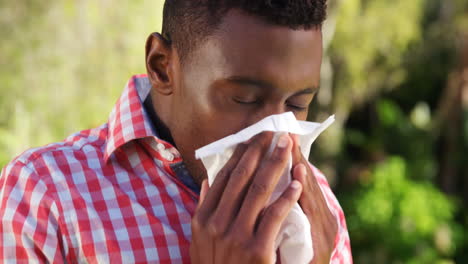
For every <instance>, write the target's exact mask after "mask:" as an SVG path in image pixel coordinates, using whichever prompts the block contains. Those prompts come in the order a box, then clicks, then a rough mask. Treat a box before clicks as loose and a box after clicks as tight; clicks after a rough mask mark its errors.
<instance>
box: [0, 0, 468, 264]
mask: <svg viewBox="0 0 468 264" xmlns="http://www.w3.org/2000/svg"><path fill="white" fill-rule="evenodd" d="M162 4H163V0H158V1H156V0H137V1H126V2H119V3H118V5H117V4H116V2H115V1H110V0H95V1H90V0H76V1H71V0H59V1H39V0H22V1H0V34H1V35H2V39H3V41H1V42H0V83H1V84H2V85H1V86H0V91H1V92H2V95H1V96H0V105H1V106H2V111H1V114H0V167H1V166H3V165H4V164H6V163H7V162H8V160H10V159H11V158H12V157H13V156H15V155H18V154H19V153H20V152H21V151H23V150H24V149H26V148H27V147H31V146H38V145H42V144H45V143H48V142H52V141H56V140H60V139H61V138H63V137H65V136H67V135H68V134H70V133H72V132H74V131H77V130H79V129H84V128H89V127H93V126H97V125H100V124H101V123H103V122H105V121H106V120H105V119H104V118H105V117H106V116H107V115H108V112H109V111H110V110H111V107H112V105H113V103H114V102H115V100H116V99H117V98H118V96H119V93H120V92H121V88H122V87H123V84H124V82H125V81H126V80H127V79H128V78H129V77H130V75H132V74H134V73H141V72H144V71H145V69H144V43H145V39H146V37H147V35H148V34H149V33H150V32H152V31H158V30H159V29H160V26H161V10H162V9H161V7H162ZM329 4H330V12H329V18H328V20H327V22H326V23H325V25H324V46H325V51H326V53H325V56H324V59H323V67H322V84H321V91H320V93H319V95H318V98H317V104H315V105H314V106H313V107H312V109H311V112H310V114H311V115H310V116H311V118H312V119H314V120H316V119H323V118H324V117H326V116H327V115H328V114H329V113H333V112H335V113H336V114H337V122H336V124H335V125H334V126H332V128H331V129H330V130H328V131H327V132H326V133H325V134H323V135H322V136H321V137H320V138H319V140H318V142H317V144H316V145H315V146H314V147H313V149H312V153H313V154H312V156H313V158H312V160H313V162H314V163H316V164H317V165H318V167H319V168H321V169H322V170H323V171H324V172H325V173H326V175H327V176H329V180H330V181H331V183H332V185H335V186H336V191H337V193H338V195H339V198H340V201H341V203H342V204H343V207H344V209H345V213H346V214H347V216H348V224H349V228H350V234H351V242H352V246H353V249H354V251H353V253H354V256H355V258H356V260H355V262H356V263H454V262H456V263H468V253H467V252H468V239H467V237H468V228H467V226H468V168H467V166H466V164H468V157H467V155H466V154H465V153H467V150H468V35H467V32H468V1H466V0H413V1H405V0H394V1H389V0H372V1H370V0H336V1H330V2H329ZM442 191H443V192H442ZM444 192H445V193H444Z"/></svg>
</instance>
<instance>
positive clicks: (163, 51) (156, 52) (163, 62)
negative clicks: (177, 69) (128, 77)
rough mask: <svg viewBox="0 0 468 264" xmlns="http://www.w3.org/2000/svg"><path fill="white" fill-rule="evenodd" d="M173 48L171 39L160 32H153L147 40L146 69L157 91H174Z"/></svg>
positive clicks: (168, 92) (170, 92)
mask: <svg viewBox="0 0 468 264" xmlns="http://www.w3.org/2000/svg"><path fill="white" fill-rule="evenodd" d="M173 56H174V52H173V48H172V45H171V43H170V41H169V40H166V39H165V38H164V37H163V36H161V34H159V33H152V34H151V35H150V36H149V37H148V39H147V41H146V71H147V72H148V78H149V80H150V82H151V85H152V86H153V89H155V90H156V91H157V92H159V93H161V94H164V95H169V94H172V92H173V84H174V65H173Z"/></svg>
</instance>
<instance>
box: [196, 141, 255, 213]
mask: <svg viewBox="0 0 468 264" xmlns="http://www.w3.org/2000/svg"><path fill="white" fill-rule="evenodd" d="M246 148H247V146H246V145H244V144H239V145H238V146H237V147H236V149H235V151H234V153H233V154H232V156H231V158H230V159H229V161H228V162H227V163H226V165H224V167H223V168H222V169H221V170H220V171H219V173H218V175H217V176H216V179H215V180H214V181H213V184H212V186H211V187H210V188H209V191H208V190H207V193H206V195H205V197H204V199H203V204H202V205H200V206H199V207H198V211H197V213H198V216H199V217H200V218H201V219H199V220H200V221H201V222H205V221H206V219H208V217H209V216H210V215H211V214H212V213H213V212H214V211H215V209H216V207H217V205H218V202H219V200H220V198H221V196H222V194H223V191H224V189H225V187H226V184H227V182H228V180H229V175H230V174H231V171H232V170H233V169H234V167H235V166H236V165H237V163H238V162H239V160H240V158H241V157H242V155H243V153H244V152H245V150H246Z"/></svg>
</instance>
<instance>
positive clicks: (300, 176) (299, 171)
mask: <svg viewBox="0 0 468 264" xmlns="http://www.w3.org/2000/svg"><path fill="white" fill-rule="evenodd" d="M292 177H293V179H295V180H298V181H299V182H300V183H301V184H302V185H303V186H304V185H306V184H307V169H306V166H305V165H304V164H303V163H299V164H297V165H295V166H293V169H292Z"/></svg>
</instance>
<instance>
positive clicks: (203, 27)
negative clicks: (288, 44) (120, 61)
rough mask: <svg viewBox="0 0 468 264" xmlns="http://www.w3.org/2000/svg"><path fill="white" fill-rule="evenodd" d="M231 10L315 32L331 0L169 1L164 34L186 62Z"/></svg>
mask: <svg viewBox="0 0 468 264" xmlns="http://www.w3.org/2000/svg"><path fill="white" fill-rule="evenodd" d="M231 9H239V10H241V11H243V12H245V13H247V14H251V15H254V16H257V17H260V18H262V19H263V20H264V21H266V22H267V23H271V24H272V25H279V26H287V27H290V28H291V29H311V28H320V27H321V26H322V23H323V21H324V20H325V18H326V9H327V0H166V1H165V3H164V10H163V26H162V34H163V36H164V37H165V38H166V39H168V40H169V41H171V42H172V43H173V44H174V45H175V47H176V49H177V51H178V52H179V55H180V57H181V58H182V60H184V59H185V58H186V57H187V56H188V55H189V53H190V52H191V51H192V50H193V49H194V48H195V46H196V45H197V44H198V43H199V42H200V41H201V40H203V39H204V38H206V37H207V36H209V35H210V34H211V33H212V32H213V31H214V30H215V29H216V28H217V27H218V26H219V24H220V23H221V21H222V18H223V16H224V15H225V14H226V13H227V12H228V11H229V10H231Z"/></svg>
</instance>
